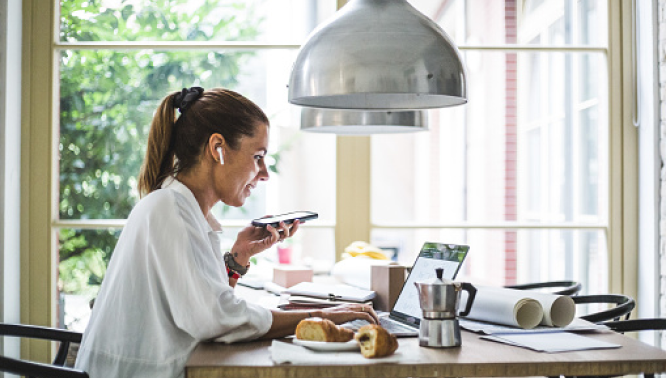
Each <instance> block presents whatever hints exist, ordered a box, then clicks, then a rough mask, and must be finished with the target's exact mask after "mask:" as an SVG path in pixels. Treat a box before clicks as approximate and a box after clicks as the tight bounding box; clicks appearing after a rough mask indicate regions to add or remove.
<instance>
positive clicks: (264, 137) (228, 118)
mask: <svg viewBox="0 0 666 378" xmlns="http://www.w3.org/2000/svg"><path fill="white" fill-rule="evenodd" d="M176 109H178V110H179V111H180V116H179V117H178V118H176ZM268 131H269V123H268V118H267V117H266V115H265V114H264V113H263V111H262V110H261V109H260V108H259V107H257V106H256V105H255V104H254V103H252V102H251V101H250V100H248V99H246V98H245V97H243V96H241V95H240V94H238V93H235V92H232V91H229V90H225V89H213V90H209V91H204V90H203V89H202V88H198V87H193V88H190V89H189V90H188V89H183V91H182V92H175V93H172V94H170V95H169V96H167V97H166V98H165V99H164V100H163V101H162V103H161V105H160V107H159V108H158V109H157V112H156V114H155V116H154V118H153V122H152V125H151V128H150V135H149V137H148V147H147V151H146V156H145V160H144V164H143V167H142V168H141V173H140V175H139V179H138V188H139V192H140V193H141V195H142V197H143V198H142V199H141V201H139V203H138V204H137V205H136V206H135V208H134V209H133V210H132V212H131V214H130V216H129V218H128V220H127V225H126V226H125V228H124V229H123V232H122V234H121V235H120V238H119V240H118V244H117V245H116V248H115V251H114V253H113V257H112V259H111V262H110V263H109V268H108V270H107V272H106V276H105V278H104V282H103V283H102V287H101V289H100V292H99V295H98V297H97V299H96V301H95V306H94V309H93V313H92V316H91V319H90V323H89V325H88V328H87V329H86V331H85V333H84V337H83V341H82V344H81V347H80V349H79V354H78V357H77V361H76V367H77V368H79V369H82V370H84V371H86V372H88V374H89V375H90V377H92V378H96V377H123V378H129V377H161V378H162V377H183V376H184V366H185V363H186V361H187V359H188V358H189V355H190V353H191V352H192V350H193V349H194V348H195V346H196V345H197V343H199V342H200V341H204V340H210V339H218V340H219V341H222V342H227V343H232V342H237V341H245V340H252V339H257V338H276V337H283V336H286V335H289V334H293V333H294V330H295V327H296V325H297V324H298V322H299V321H301V320H302V319H305V318H306V317H309V316H320V317H324V318H328V319H330V320H332V321H333V322H335V323H338V324H339V323H343V322H346V321H350V320H353V319H365V320H368V321H370V322H376V320H377V317H376V314H375V313H374V312H373V311H372V309H371V308H369V307H367V306H364V305H348V306H339V307H336V308H332V309H327V310H321V311H310V312H303V311H300V312H299V311H293V312H280V311H271V310H268V309H265V308H263V307H261V306H258V305H255V304H252V303H248V302H246V301H244V300H243V299H241V298H238V297H237V296H236V295H235V294H234V286H235V284H236V281H237V279H238V278H239V277H240V276H241V275H242V274H244V273H245V271H246V268H247V267H249V260H250V257H252V256H253V255H255V254H257V253H259V252H262V251H264V250H266V249H267V248H269V247H271V246H273V245H274V244H275V243H278V242H280V241H282V240H284V239H285V238H288V237H290V236H292V235H293V234H294V233H295V232H296V231H297V230H298V227H299V222H298V221H296V222H294V223H293V225H290V226H287V225H285V224H284V223H281V224H280V226H279V227H278V228H273V227H270V226H268V227H267V228H265V229H264V228H258V227H253V226H248V227H246V228H244V229H243V230H242V231H241V232H240V233H239V234H238V237H237V239H236V241H235V243H234V245H233V247H232V248H231V251H230V252H228V253H227V254H226V255H225V257H224V258H223V255H222V253H221V251H220V247H219V245H220V243H219V239H218V237H217V233H216V231H219V230H220V225H219V223H218V222H217V221H216V220H215V218H214V217H213V215H212V213H211V211H210V210H211V208H212V207H213V205H215V204H216V203H217V202H218V201H222V202H224V203H226V204H227V205H230V206H242V205H243V203H244V202H245V200H246V199H247V197H248V196H249V195H250V192H251V191H252V189H254V188H255V187H256V186H257V184H258V183H259V181H266V180H268V171H267V169H266V164H265V161H264V158H265V156H266V152H267V148H268ZM225 261H226V264H225Z"/></svg>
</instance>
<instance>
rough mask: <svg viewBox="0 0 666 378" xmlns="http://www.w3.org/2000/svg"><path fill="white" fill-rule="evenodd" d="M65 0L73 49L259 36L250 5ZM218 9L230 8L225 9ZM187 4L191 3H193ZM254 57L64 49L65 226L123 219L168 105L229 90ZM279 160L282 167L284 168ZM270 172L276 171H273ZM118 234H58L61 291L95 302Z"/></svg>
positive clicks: (66, 31)
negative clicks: (159, 115)
mask: <svg viewBox="0 0 666 378" xmlns="http://www.w3.org/2000/svg"><path fill="white" fill-rule="evenodd" d="M108 3H109V1H99V0H87V1H86V0H66V1H61V4H60V5H61V11H60V14H61V20H60V33H61V35H60V39H61V40H62V41H63V42H67V41H141V40H143V41H146V40H149V41H206V40H216V39H217V40H220V39H224V40H234V39H236V40H248V39H252V38H253V37H254V36H255V35H256V34H257V33H258V29H257V27H258V23H257V20H256V18H252V17H239V15H240V14H245V15H247V14H251V11H252V10H251V9H248V7H251V5H248V4H249V3H246V2H245V1H243V0H236V1H224V2H218V1H203V2H199V3H200V4H199V6H198V7H193V6H192V5H191V4H192V2H191V1H188V0H172V1H155V2H153V1H147V0H146V1H136V0H133V1H129V0H116V1H115V2H114V3H115V4H116V6H115V8H114V9H111V8H105V7H104V5H105V4H108ZM220 3H224V4H222V5H220ZM188 4H189V5H188ZM252 55H253V53H252V52H248V51H200V50H198V51H187V50H176V51H158V50H122V49H118V50H102V49H99V50H95V49H75V50H74V49H72V50H64V51H62V52H61V55H60V137H59V154H60V162H59V164H60V166H59V174H60V177H59V182H60V188H59V192H60V202H59V216H60V219H123V218H126V217H127V216H128V214H129V212H130V210H131V209H132V207H133V206H134V204H135V203H136V202H137V201H138V192H137V190H136V177H137V175H138V173H139V169H140V166H141V162H142V160H143V157H144V153H145V143H146V139H147V135H148V130H149V127H150V121H151V119H152V115H153V112H154V110H155V109H156V107H157V106H158V105H159V102H160V101H161V99H162V98H163V97H164V96H165V95H166V94H167V93H169V92H171V91H176V90H180V89H181V88H183V87H190V86H203V87H204V88H211V87H226V88H232V89H233V87H234V86H235V85H236V84H237V80H236V77H237V76H238V74H239V72H240V70H241V68H242V65H243V63H244V61H246V60H247V59H248V58H249V57H251V56H252ZM277 160H278V159H276V161H277ZM273 170H275V169H274V168H273ZM118 234H119V232H118V231H117V230H104V231H91V230H88V231H84V230H73V229H61V230H59V258H60V265H59V273H60V282H59V286H60V289H61V290H62V291H64V292H68V293H86V294H91V295H94V292H95V291H96V290H97V287H98V285H99V284H100V283H101V280H102V278H103V275H104V272H105V270H106V265H107V264H108V262H109V259H110V257H111V254H112V253H111V252H112V251H113V248H114V246H115V244H116V240H117V237H118Z"/></svg>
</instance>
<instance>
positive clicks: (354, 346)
mask: <svg viewBox="0 0 666 378" xmlns="http://www.w3.org/2000/svg"><path fill="white" fill-rule="evenodd" d="M293 343H294V344H296V345H301V346H304V347H306V348H308V349H312V350H319V351H326V352H334V351H343V350H358V349H359V348H360V347H359V345H358V343H357V342H356V340H354V339H351V340H349V341H347V342H344V343H327V342H324V341H308V340H300V339H297V338H294V339H293Z"/></svg>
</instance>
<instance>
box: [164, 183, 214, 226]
mask: <svg viewBox="0 0 666 378" xmlns="http://www.w3.org/2000/svg"><path fill="white" fill-rule="evenodd" d="M167 188H168V189H171V190H174V191H176V192H177V193H180V194H181V195H183V196H184V197H185V198H186V199H187V201H188V202H190V205H191V206H194V207H196V208H197V209H199V211H198V212H197V214H199V216H198V217H197V218H199V220H200V221H201V223H202V224H203V225H205V227H206V228H207V229H208V232H211V231H215V232H217V231H222V225H220V222H218V220H217V219H216V218H215V216H214V215H213V212H212V211H209V212H208V216H207V217H204V216H203V213H202V212H201V207H200V206H199V202H197V199H196V197H194V193H192V191H191V190H190V188H188V187H187V186H185V184H183V183H182V182H180V181H178V180H177V179H176V178H175V177H168V178H167V179H166V180H164V182H163V183H162V189H167Z"/></svg>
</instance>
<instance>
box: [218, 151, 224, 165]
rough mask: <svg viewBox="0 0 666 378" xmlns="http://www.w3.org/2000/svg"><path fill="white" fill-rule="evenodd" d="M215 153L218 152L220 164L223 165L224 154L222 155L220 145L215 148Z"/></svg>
mask: <svg viewBox="0 0 666 378" xmlns="http://www.w3.org/2000/svg"><path fill="white" fill-rule="evenodd" d="M217 153H218V154H220V165H224V156H222V147H218V148H217Z"/></svg>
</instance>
